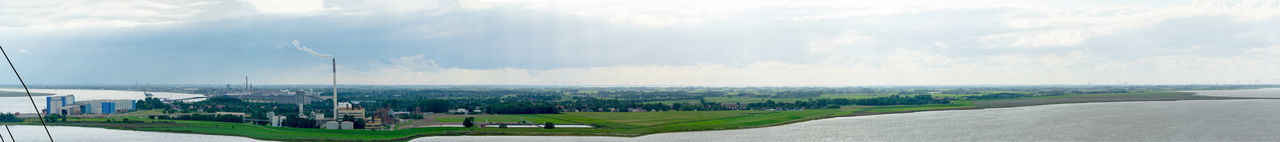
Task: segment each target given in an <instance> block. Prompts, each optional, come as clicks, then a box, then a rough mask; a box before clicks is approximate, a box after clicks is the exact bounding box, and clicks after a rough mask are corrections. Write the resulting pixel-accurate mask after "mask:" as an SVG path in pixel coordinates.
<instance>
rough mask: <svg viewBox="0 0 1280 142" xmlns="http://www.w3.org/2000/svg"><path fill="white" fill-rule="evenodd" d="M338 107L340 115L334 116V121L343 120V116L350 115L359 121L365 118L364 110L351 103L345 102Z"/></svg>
mask: <svg viewBox="0 0 1280 142" xmlns="http://www.w3.org/2000/svg"><path fill="white" fill-rule="evenodd" d="M337 107H338V113H337V116H334V119H342V117H343V116H347V115H350V116H351V117H355V118H358V119H363V118H364V108H360V107H356V106H355V105H352V104H351V103H345V102H343V103H338V106H337Z"/></svg>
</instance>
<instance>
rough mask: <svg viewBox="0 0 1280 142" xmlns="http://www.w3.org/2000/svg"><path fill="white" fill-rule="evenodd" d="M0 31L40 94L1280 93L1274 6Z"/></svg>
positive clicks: (750, 3) (521, 5) (247, 4)
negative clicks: (886, 89)
mask: <svg viewBox="0 0 1280 142" xmlns="http://www.w3.org/2000/svg"><path fill="white" fill-rule="evenodd" d="M0 19H5V20H0V46H3V47H4V49H5V50H6V51H7V52H8V53H9V55H10V56H11V59H12V60H13V61H14V63H15V64H16V66H17V67H18V70H19V71H20V72H21V73H22V74H23V77H24V78H23V79H25V81H27V82H28V83H29V84H47V85H57V84H134V83H152V84H241V83H243V80H244V78H245V77H246V76H247V77H249V79H250V81H252V82H254V84H328V83H330V81H331V78H330V77H331V76H330V75H331V74H330V70H331V69H330V57H332V58H336V60H337V65H338V67H337V68H338V69H337V70H338V73H337V74H338V82H339V84H376V85H663V86H666V85H675V86H867V85H1046V84H1091V83H1092V84H1125V83H1128V84H1220V83H1240V84H1252V83H1280V34H1278V33H1280V1H1277V0H1226V1H1222V0H1215V1H1188V0H1135V1H1111V0H1083V1H1082V0H1054V1H1039V0H918V1H884V0H868V1H862V0H831V1H825V0H813V1H810V0H798V1H796V0H777V1H771V0H760V1H757V0H745V1H744V0H698V1H683V0H580V1H577V0H406V1H396V0H367V1H337V0H330V1H322V0H240V1H205V0H198V1H184V0H165V1H149V0H129V1H114V0H105V1H104V0H44V1H0ZM4 72H5V73H12V72H10V71H4ZM0 79H3V80H8V81H9V82H12V84H16V83H17V80H16V78H14V77H13V76H9V75H4V76H3V77H0ZM5 84H8V83H5Z"/></svg>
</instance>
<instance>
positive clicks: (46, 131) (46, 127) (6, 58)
mask: <svg viewBox="0 0 1280 142" xmlns="http://www.w3.org/2000/svg"><path fill="white" fill-rule="evenodd" d="M0 54H4V61H8V62H9V68H11V69H13V75H14V76H18V83H22V90H26V91H27V99H28V100H31V108H32V109H35V110H36V117H38V118H40V126H44V134H45V135H48V136H49V142H53V134H51V133H49V125H47V124H44V116H43V115H41V114H40V107H37V106H36V99H35V97H32V96H31V89H27V82H24V81H22V75H18V68H17V67H14V66H13V60H9V53H8V52H4V47H3V46H0ZM7 127H8V126H6V128H7ZM9 137H13V135H9Z"/></svg>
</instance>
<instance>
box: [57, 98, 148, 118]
mask: <svg viewBox="0 0 1280 142" xmlns="http://www.w3.org/2000/svg"><path fill="white" fill-rule="evenodd" d="M45 102H47V103H45V110H44V111H45V114H53V113H57V114H62V115H76V114H113V113H122V112H129V111H131V110H133V109H134V106H135V105H136V104H137V100H89V101H76V96H75V95H66V96H49V97H45Z"/></svg>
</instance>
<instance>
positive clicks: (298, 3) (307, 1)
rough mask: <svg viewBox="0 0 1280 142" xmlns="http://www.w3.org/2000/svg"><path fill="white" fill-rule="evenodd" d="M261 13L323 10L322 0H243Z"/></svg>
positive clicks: (293, 12)
mask: <svg viewBox="0 0 1280 142" xmlns="http://www.w3.org/2000/svg"><path fill="white" fill-rule="evenodd" d="M245 1H247V2H249V5H252V6H253V8H255V9H257V10H258V11H259V12H262V13H270V14H295V13H308V12H317V11H320V10H324V0H245Z"/></svg>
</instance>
